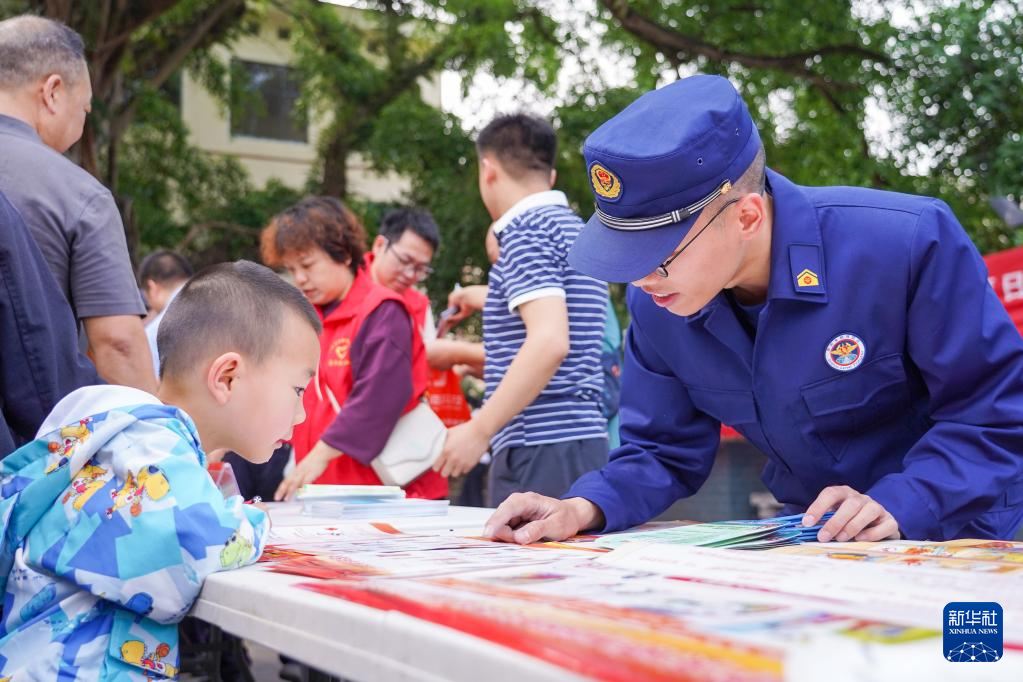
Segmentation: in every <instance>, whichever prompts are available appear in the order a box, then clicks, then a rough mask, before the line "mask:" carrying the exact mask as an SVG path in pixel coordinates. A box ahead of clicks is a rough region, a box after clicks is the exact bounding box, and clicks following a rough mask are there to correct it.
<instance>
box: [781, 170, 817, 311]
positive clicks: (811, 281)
mask: <svg viewBox="0 0 1023 682" xmlns="http://www.w3.org/2000/svg"><path fill="white" fill-rule="evenodd" d="M767 183H768V188H769V189H770V191H771V196H772V197H773V199H774V216H773V218H772V223H771V224H772V231H771V276H770V280H769V282H768V285H767V298H768V300H771V299H776V298H784V299H789V300H793V301H806V302H809V303H827V302H828V290H827V273H826V272H825V266H824V261H825V259H824V245H823V243H822V241H821V226H820V222H819V221H818V220H817V209H816V207H815V206H814V205H813V203H812V202H811V201H810V199H809V198H808V197H807V196H806V191H805V189H804V188H802V187H800V186H798V185H796V184H795V183H793V182H792V181H791V180H789V179H788V178H786V177H784V176H783V175H780V174H778V173H775V172H774V171H772V170H768V171H767Z"/></svg>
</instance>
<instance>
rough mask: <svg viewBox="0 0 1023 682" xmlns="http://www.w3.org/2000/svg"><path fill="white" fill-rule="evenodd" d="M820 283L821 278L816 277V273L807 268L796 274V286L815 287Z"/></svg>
mask: <svg viewBox="0 0 1023 682" xmlns="http://www.w3.org/2000/svg"><path fill="white" fill-rule="evenodd" d="M820 283H821V280H820V278H819V277H817V273H816V272H814V271H813V270H810V269H809V268H807V269H805V270H803V271H802V272H801V273H799V274H798V275H796V286H797V287H816V286H820Z"/></svg>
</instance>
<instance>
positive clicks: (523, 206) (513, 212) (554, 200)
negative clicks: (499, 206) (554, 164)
mask: <svg viewBox="0 0 1023 682" xmlns="http://www.w3.org/2000/svg"><path fill="white" fill-rule="evenodd" d="M541 206H568V198H567V197H566V196H565V193H564V192H559V191H558V190H556V189H552V190H548V191H546V192H536V193H535V194H529V195H527V196H524V197H522V198H521V199H519V200H518V201H517V202H516V203H515V205H514V206H512V207H511V208H509V209H508V210H507V211H505V212H504V214H503V215H502V216H501V217H500V218H498V219H497V220H495V221H494V234H501V230H503V229H504V228H506V227H508V224H509V223H510V222H511V221H513V220H515V219H516V218H518V217H519V216H520V215H522V214H523V213H525V212H526V211H528V210H530V209H532V208H540V207H541Z"/></svg>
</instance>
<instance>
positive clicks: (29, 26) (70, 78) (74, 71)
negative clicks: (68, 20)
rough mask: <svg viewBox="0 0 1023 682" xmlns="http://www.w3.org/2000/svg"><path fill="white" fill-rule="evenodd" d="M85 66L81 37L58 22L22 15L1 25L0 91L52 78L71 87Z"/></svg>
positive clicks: (6, 20)
mask: <svg viewBox="0 0 1023 682" xmlns="http://www.w3.org/2000/svg"><path fill="white" fill-rule="evenodd" d="M84 65H85V43H84V42H83V41H82V36H80V35H78V34H77V33H76V32H75V31H74V30H72V29H70V28H68V27H67V26H65V25H64V24H62V23H60V22H59V21H54V20H53V19H46V18H44V17H37V16H32V15H30V14H23V15H21V16H18V17H13V18H11V19H5V20H4V21H0V89H4V90H12V89H14V88H20V87H22V86H23V85H28V84H29V83H32V82H34V81H36V80H38V79H40V78H46V77H47V76H50V75H51V74H59V75H60V77H61V78H63V79H64V80H65V81H67V83H68V84H73V83H74V82H75V81H77V80H78V78H79V76H80V74H81V68H82V66H84Z"/></svg>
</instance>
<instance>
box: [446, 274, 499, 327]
mask: <svg viewBox="0 0 1023 682" xmlns="http://www.w3.org/2000/svg"><path fill="white" fill-rule="evenodd" d="M488 291H489V289H488V288H487V285H485V284H474V285H472V286H469V287H462V288H461V289H455V290H454V291H452V292H451V293H450V294H449V295H448V307H449V308H457V310H456V311H455V312H454V313H452V314H451V316H450V317H448V318H447V320H446V322H448V323H449V324H450V326H454V325H456V324H458V323H459V322H461V321H462V320H464V319H465V318H467V317H469V316H470V315H472V314H473V313H475V312H479V311H480V310H483V306H484V305H486V303H487V292H488Z"/></svg>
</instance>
